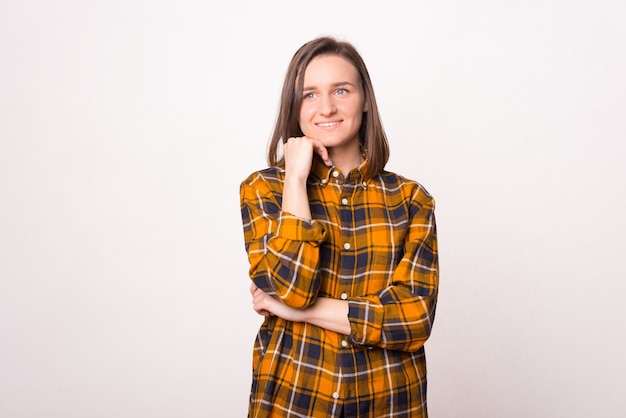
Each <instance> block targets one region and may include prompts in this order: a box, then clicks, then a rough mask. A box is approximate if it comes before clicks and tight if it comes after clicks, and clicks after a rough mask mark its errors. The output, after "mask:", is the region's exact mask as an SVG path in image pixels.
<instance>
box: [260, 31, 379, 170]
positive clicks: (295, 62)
mask: <svg viewBox="0 0 626 418" xmlns="http://www.w3.org/2000/svg"><path fill="white" fill-rule="evenodd" d="M320 55H337V56H340V57H343V58H345V59H346V60H348V61H349V62H350V63H352V65H354V67H355V68H356V70H357V71H358V73H359V77H360V79H361V86H362V88H363V93H364V96H365V109H366V111H364V112H363V119H362V121H361V127H360V129H359V141H360V144H361V147H362V148H364V149H365V153H366V154H365V157H366V158H367V160H368V161H369V164H370V170H369V173H370V176H374V175H376V174H378V173H380V172H382V171H383V169H384V167H385V164H387V161H388V160H389V142H387V135H386V134H385V131H384V129H383V124H382V122H381V120H380V114H379V113H378V106H377V105H376V98H375V97H374V87H373V86H372V80H371V79H370V76H369V72H368V71H367V67H366V66H365V62H364V61H363V58H362V57H361V55H360V54H359V53H358V52H357V50H356V48H355V47H354V46H353V45H351V44H350V43H348V42H342V41H338V40H336V39H334V38H331V37H320V38H316V39H313V40H312V41H309V42H307V43H306V44H304V45H302V46H301V47H300V48H299V49H298V50H297V51H296V53H295V54H294V56H293V57H292V59H291V62H290V63H289V67H288V68H287V74H286V75H285V81H284V82H283V88H282V92H281V95H280V104H279V109H278V117H277V118H276V123H275V125H274V132H273V133H272V136H271V139H270V143H269V147H268V151H267V160H268V163H269V165H270V166H283V165H284V158H283V156H282V155H280V152H279V151H280V148H279V144H281V143H285V142H287V140H288V139H289V138H291V137H297V136H303V135H304V134H303V133H302V131H301V130H300V126H299V123H298V120H299V117H300V106H301V104H302V90H303V85H304V77H303V75H304V71H305V70H306V67H307V66H308V65H309V63H310V62H311V60H313V58H315V57H317V56H320Z"/></svg>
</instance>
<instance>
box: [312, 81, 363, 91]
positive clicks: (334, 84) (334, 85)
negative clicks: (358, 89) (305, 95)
mask: <svg viewBox="0 0 626 418" xmlns="http://www.w3.org/2000/svg"><path fill="white" fill-rule="evenodd" d="M343 86H351V87H354V84H353V83H351V82H349V81H339V82H337V83H333V85H332V87H343ZM316 88H317V87H315V86H305V87H303V88H302V91H309V90H315V89H316Z"/></svg>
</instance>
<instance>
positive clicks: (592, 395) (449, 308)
mask: <svg viewBox="0 0 626 418" xmlns="http://www.w3.org/2000/svg"><path fill="white" fill-rule="evenodd" d="M625 9H626V7H625V6H624V3H623V2H621V1H618V0H615V1H576V0H574V1H564V0H529V1H526V2H502V1H495V0H492V1H488V0H478V1H473V2H466V1H438V2H435V1H391V2H382V1H381V2H371V1H364V0H358V1H337V0H333V1H326V0H323V1H316V2H301V1H283V2H272V1H265V2H257V1H251V0H250V1H244V0H239V1H238V0H235V1H229V2H223V3H222V2H219V4H218V2H215V3H213V2H209V1H192V0H177V1H173V0H170V1H164V0H163V1H154V0H152V1H148V0H146V1H140V0H109V1H79V0H58V1H54V2H52V1H44V0H40V1H34V0H27V1H24V0H23V1H17V0H14V1H10V0H2V1H0V416H1V417H3V418H22V417H29V418H30V417H45V418H57V417H58V418H74V417H75V418H91V417H150V418H159V417H189V418H193V417H242V416H245V414H246V409H247V396H248V390H249V386H250V367H251V365H250V359H251V352H252V344H253V340H254V335H255V332H256V329H257V327H258V325H259V323H260V319H259V318H258V317H257V316H256V315H255V314H254V313H253V312H252V310H251V304H250V298H249V295H248V290H247V289H248V283H249V281H248V279H247V259H246V256H245V252H244V248H243V232H242V228H241V218H240V214H239V194H238V193H239V184H240V182H241V181H242V180H243V179H244V178H245V176H247V174H249V173H250V172H252V171H254V170H257V169H260V168H263V167H264V166H265V164H266V163H265V149H266V146H267V140H268V138H269V135H270V132H271V128H272V125H273V122H274V118H275V116H276V110H277V103H278V97H279V90H280V86H281V83H282V78H283V76H284V73H285V70H286V67H287V64H288V62H289V59H290V58H291V55H292V54H293V53H294V52H295V50H296V49H297V48H298V47H299V46H300V45H302V44H303V43H304V42H306V41H308V40H310V39H311V38H313V37H316V36H318V35H324V34H330V35H335V36H338V37H340V38H342V39H345V40H348V41H351V42H353V43H354V44H355V45H356V46H357V48H358V49H359V50H360V52H361V53H362V55H363V57H364V59H365V61H366V63H367V64H368V66H369V69H370V72H371V75H372V79H373V82H374V86H375V89H376V92H377V98H378V101H379V106H380V109H381V112H382V116H383V121H384V124H385V128H386V130H387V133H388V135H389V139H390V143H391V151H392V156H391V160H390V162H389V164H388V166H387V168H388V169H390V170H393V171H396V172H398V173H401V174H403V175H406V176H408V177H411V178H414V179H417V180H418V181H420V182H421V183H422V184H423V185H424V186H425V187H426V188H427V189H428V190H429V191H430V192H431V193H432V194H433V195H434V197H435V198H436V200H437V217H438V218H437V220H438V228H439V240H440V263H441V289H440V301H439V306H438V312H437V320H436V322H435V327H434V330H433V334H432V337H431V339H430V340H429V341H428V342H427V345H426V348H427V353H428V366H429V407H430V412H431V416H432V417H434V418H454V417H459V418H461V417H463V418H466V417H470V418H473V417H477V418H502V417H506V418H515V417H533V418H539V417H545V418H554V417H569V418H576V417H603V418H604V417H623V416H626V404H625V402H624V388H625V387H626V365H625V360H624V353H625V352H626V337H625V334H626V333H625V332H624V324H625V322H626V308H625V307H624V303H623V300H624V292H625V290H626V286H625V285H624V280H625V279H626V265H625V259H626V256H625V255H624V248H625V247H624V241H625V238H626V222H625V221H624V213H626V197H625V191H624V189H625V186H626V184H625V183H626V169H625V168H624V165H625V164H624V159H625V157H626V145H625V141H626V82H625V76H624V74H626V25H624V16H625V15H626V13H625V12H626V10H625Z"/></svg>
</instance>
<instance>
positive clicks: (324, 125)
mask: <svg viewBox="0 0 626 418" xmlns="http://www.w3.org/2000/svg"><path fill="white" fill-rule="evenodd" d="M341 122H342V121H341V120H329V121H324V122H316V123H315V126H317V127H318V128H320V129H328V130H331V129H334V128H336V127H337V126H339V125H340V124H341Z"/></svg>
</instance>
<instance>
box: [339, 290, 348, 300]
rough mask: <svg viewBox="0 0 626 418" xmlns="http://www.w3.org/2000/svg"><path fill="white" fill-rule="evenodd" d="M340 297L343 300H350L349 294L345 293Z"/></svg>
mask: <svg viewBox="0 0 626 418" xmlns="http://www.w3.org/2000/svg"><path fill="white" fill-rule="evenodd" d="M340 297H341V300H346V299H348V294H347V293H346V292H343V293H342V294H341V296H340Z"/></svg>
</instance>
